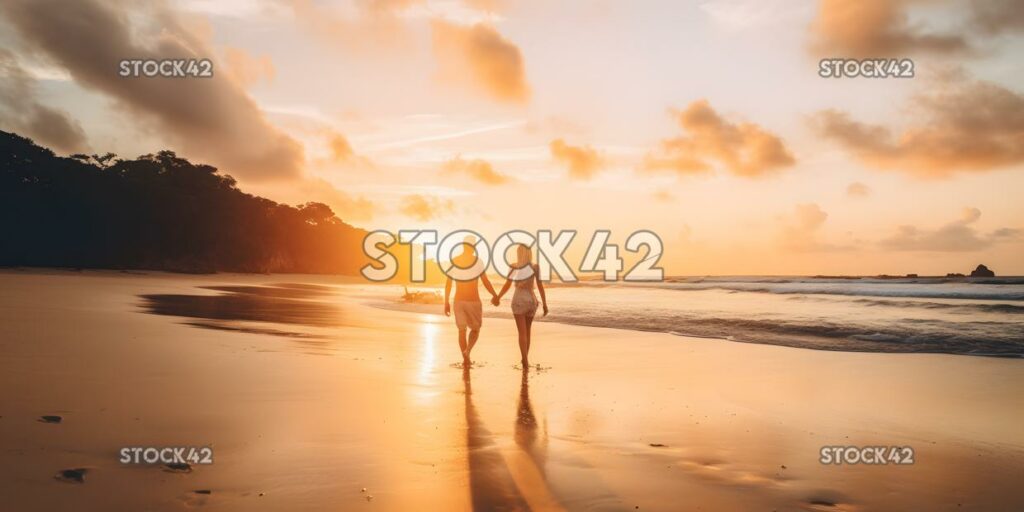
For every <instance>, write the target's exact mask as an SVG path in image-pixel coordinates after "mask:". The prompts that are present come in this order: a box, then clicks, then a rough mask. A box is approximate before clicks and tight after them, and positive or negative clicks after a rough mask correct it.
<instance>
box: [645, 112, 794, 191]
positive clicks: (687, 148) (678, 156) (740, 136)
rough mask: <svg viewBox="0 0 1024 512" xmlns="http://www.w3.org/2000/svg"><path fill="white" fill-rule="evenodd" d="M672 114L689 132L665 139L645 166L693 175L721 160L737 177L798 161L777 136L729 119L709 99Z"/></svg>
mask: <svg viewBox="0 0 1024 512" xmlns="http://www.w3.org/2000/svg"><path fill="white" fill-rule="evenodd" d="M673 114H674V115H675V117H676V118H677V120H678V121H679V125H680V126H681V127H682V129H683V131H685V132H687V135H684V136H682V137H676V138H672V139H666V140H663V141H662V142H661V149H660V151H656V152H652V153H650V154H648V155H647V156H646V157H645V159H644V164H643V167H644V168H645V169H648V170H671V171H675V172H677V173H680V174H692V173H697V172H707V171H710V170H711V165H712V162H718V163H719V164H721V165H723V166H725V168H726V169H727V170H728V171H729V172H731V173H732V174H735V175H737V176H743V177H758V176H763V175H767V174H772V173H775V172H779V171H780V170H782V169H783V168H785V167H789V166H792V165H793V164H794V163H796V160H795V159H794V158H793V155H792V154H791V153H790V151H789V149H787V148H786V146H785V144H783V142H782V139H780V138H779V137H778V136H776V135H775V134H773V133H771V132H768V131H766V130H765V129H763V128H761V127H760V126H758V125H756V124H754V123H747V122H742V123H732V122H729V121H727V120H726V119H724V118H722V117H721V116H719V115H718V113H717V112H715V110H714V109H712V108H711V105H710V104H709V103H708V102H707V100H698V101H695V102H693V103H691V104H690V105H689V106H688V107H686V110H683V111H681V112H673Z"/></svg>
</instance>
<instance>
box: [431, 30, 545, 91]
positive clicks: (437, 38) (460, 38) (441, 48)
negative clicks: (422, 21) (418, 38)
mask: <svg viewBox="0 0 1024 512" xmlns="http://www.w3.org/2000/svg"><path fill="white" fill-rule="evenodd" d="M431 27H432V29H433V39H434V54H435V56H436V58H437V61H438V68H439V72H440V76H441V78H442V79H445V80H453V81H461V82H462V83H465V84H467V85H470V86H473V87H474V88H476V89H478V90H480V91H483V92H484V93H486V94H488V95H489V96H491V97H492V98H495V99H497V100H500V101H506V102H516V103H518V102H525V101H526V100H528V99H529V97H530V87H529V86H528V85H527V82H526V69H525V65H524V63H523V56H522V53H521V52H520V51H519V47H517V46H516V45H515V44H513V43H512V42H510V41H509V40H507V39H505V38H504V37H502V35H501V34H499V33H498V31H497V30H495V29H494V27H492V26H490V25H487V24H484V23H477V24H475V25H471V26H463V25H456V24H454V23H450V22H447V21H444V20H441V19H436V20H434V21H433V22H432V23H431Z"/></svg>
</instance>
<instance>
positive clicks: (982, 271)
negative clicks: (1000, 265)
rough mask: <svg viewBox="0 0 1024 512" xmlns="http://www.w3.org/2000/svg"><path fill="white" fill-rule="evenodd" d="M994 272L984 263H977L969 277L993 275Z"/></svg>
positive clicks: (994, 274)
mask: <svg viewBox="0 0 1024 512" xmlns="http://www.w3.org/2000/svg"><path fill="white" fill-rule="evenodd" d="M995 276H996V273H995V272H992V271H991V270H989V269H988V267H986V266H985V265H978V268H976V269H974V271H973V272H971V277H995Z"/></svg>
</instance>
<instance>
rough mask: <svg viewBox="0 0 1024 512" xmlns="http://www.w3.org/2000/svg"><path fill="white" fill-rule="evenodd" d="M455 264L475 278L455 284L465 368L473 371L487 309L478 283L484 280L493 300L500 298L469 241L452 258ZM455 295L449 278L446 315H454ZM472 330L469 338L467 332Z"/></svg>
mask: <svg viewBox="0 0 1024 512" xmlns="http://www.w3.org/2000/svg"><path fill="white" fill-rule="evenodd" d="M452 263H453V264H455V266H456V267H458V268H460V269H467V271H466V273H467V274H469V275H475V276H476V277H473V278H471V279H467V280H456V281H455V325H456V326H457V327H458V328H459V347H460V348H461V349H462V365H463V367H464V368H469V365H470V360H469V353H470V351H472V350H473V345H476V340H477V339H478V338H479V337H480V325H481V324H482V323H483V317H484V309H483V304H482V303H481V302H480V292H479V291H478V289H477V288H478V286H477V281H483V283H484V288H487V291H488V292H491V298H492V299H493V298H494V297H496V295H495V293H494V287H492V286H491V281H490V280H489V279H487V273H486V269H485V268H484V265H483V263H481V262H480V259H479V258H477V255H476V248H475V247H474V246H473V243H472V242H471V241H470V240H469V239H467V240H466V241H464V242H463V243H462V253H461V254H459V255H458V256H456V257H455V258H452ZM451 292H452V278H451V276H448V279H447V281H446V282H445V284H444V315H445V316H451V311H452V305H451V304H449V303H448V296H449V295H450V294H451ZM467 329H468V330H469V333H468V336H467V333H466V330H467Z"/></svg>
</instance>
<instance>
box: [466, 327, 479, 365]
mask: <svg viewBox="0 0 1024 512" xmlns="http://www.w3.org/2000/svg"><path fill="white" fill-rule="evenodd" d="M479 338H480V329H470V330H469V346H468V347H467V348H466V351H465V354H464V355H465V360H466V361H469V353H470V352H472V351H473V346H474V345H476V340H478V339H479Z"/></svg>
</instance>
